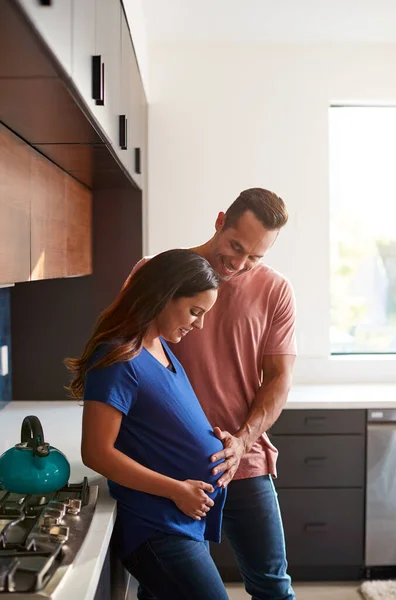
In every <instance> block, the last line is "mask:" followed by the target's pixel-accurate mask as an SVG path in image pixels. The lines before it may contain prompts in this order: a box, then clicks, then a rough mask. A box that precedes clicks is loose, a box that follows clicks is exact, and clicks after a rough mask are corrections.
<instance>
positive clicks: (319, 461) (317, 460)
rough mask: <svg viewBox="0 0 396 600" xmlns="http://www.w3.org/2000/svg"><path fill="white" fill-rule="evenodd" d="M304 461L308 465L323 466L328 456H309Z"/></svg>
mask: <svg viewBox="0 0 396 600" xmlns="http://www.w3.org/2000/svg"><path fill="white" fill-rule="evenodd" d="M304 462H305V464H306V465H307V466H308V467H321V466H322V465H324V463H325V462H327V456H307V458H306V459H305V460H304Z"/></svg>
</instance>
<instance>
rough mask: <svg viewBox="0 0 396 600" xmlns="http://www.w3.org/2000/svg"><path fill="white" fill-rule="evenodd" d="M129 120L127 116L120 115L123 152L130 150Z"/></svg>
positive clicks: (120, 136)
mask: <svg viewBox="0 0 396 600" xmlns="http://www.w3.org/2000/svg"><path fill="white" fill-rule="evenodd" d="M127 124H128V119H127V118H126V115H120V119H119V127H120V131H119V138H120V139H119V143H120V148H121V150H128V129H127Z"/></svg>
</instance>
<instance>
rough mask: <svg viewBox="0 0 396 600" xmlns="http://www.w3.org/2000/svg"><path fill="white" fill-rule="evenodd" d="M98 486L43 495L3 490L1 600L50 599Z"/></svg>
mask: <svg viewBox="0 0 396 600" xmlns="http://www.w3.org/2000/svg"><path fill="white" fill-rule="evenodd" d="M97 496H98V486H89V485H88V480H87V479H86V478H84V481H83V482H82V483H79V484H68V485H66V486H65V487H63V488H62V489H60V490H58V491H56V492H52V493H48V494H46V495H45V496H43V495H22V494H14V493H11V492H5V491H0V599H1V600H3V599H4V600H5V599H6V598H7V599H12V600H22V599H23V600H26V599H27V598H29V599H31V600H36V599H39V598H40V600H44V599H45V598H50V597H51V595H52V594H53V592H54V590H55V589H56V587H57V586H58V585H59V583H60V581H61V579H62V577H63V576H64V575H65V573H66V571H67V569H68V568H69V567H70V565H71V564H72V562H73V560H74V558H75V556H76V555H77V553H78V551H79V549H80V547H81V545H82V542H83V541H84V538H85V536H86V535H87V532H88V529H89V526H90V524H91V520H92V516H93V512H94V510H95V504H96V500H97Z"/></svg>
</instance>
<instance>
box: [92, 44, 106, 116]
mask: <svg viewBox="0 0 396 600" xmlns="http://www.w3.org/2000/svg"><path fill="white" fill-rule="evenodd" d="M92 98H93V99H94V100H95V101H96V104H97V105H98V106H103V105H104V63H103V62H102V57H101V55H100V54H98V55H96V56H93V57H92Z"/></svg>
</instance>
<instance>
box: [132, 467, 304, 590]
mask: <svg viewBox="0 0 396 600" xmlns="http://www.w3.org/2000/svg"><path fill="white" fill-rule="evenodd" d="M223 532H224V533H225V535H226V536H227V538H228V540H229V541H230V543H231V546H232V547H233V550H234V552H235V555H236V558H237V561H238V565H239V568H240V571H241V575H242V577H243V580H244V582H245V588H246V591H247V593H248V594H250V595H251V596H252V600H295V596H294V592H293V589H292V587H291V583H290V577H289V576H288V575H287V561H286V551H285V538H284V534H283V525H282V518H281V515H280V510H279V504H278V497H277V493H276V491H275V487H274V484H273V481H272V477H271V476H270V475H263V476H261V477H253V478H251V479H239V480H237V481H232V482H231V483H230V484H229V486H228V492H227V500H226V504H225V507H224V512H223ZM138 598H139V600H160V598H159V597H158V598H157V599H156V597H155V596H153V595H150V594H148V592H146V590H143V589H140V590H139V594H138ZM219 598H221V596H219ZM161 600H162V599H161Z"/></svg>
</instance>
